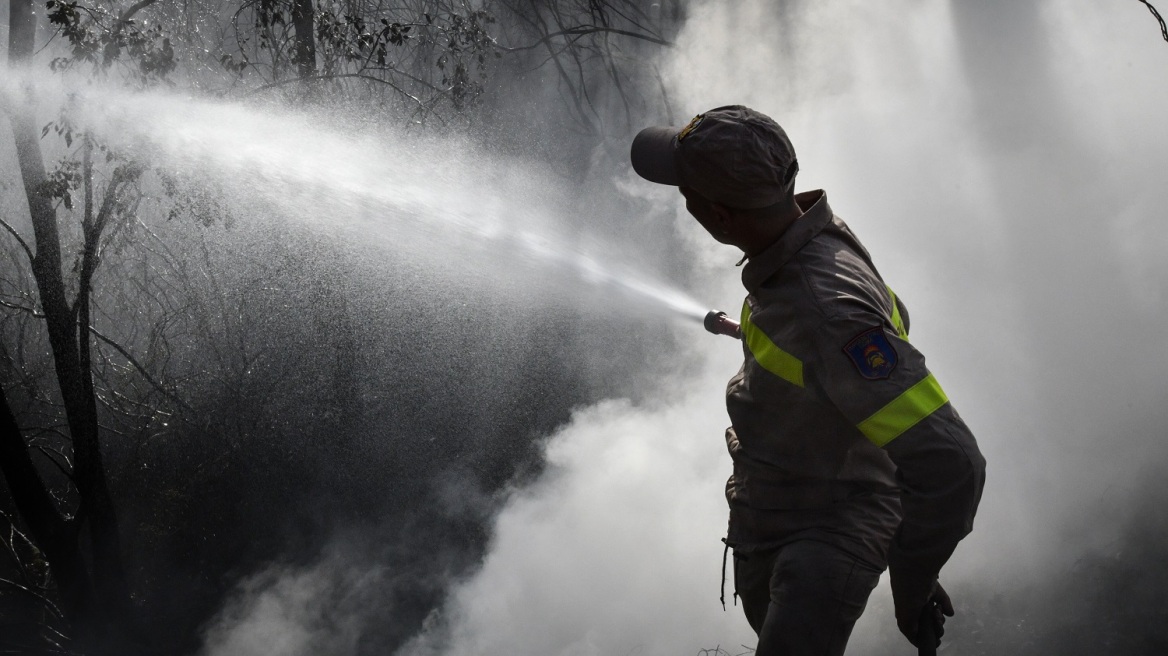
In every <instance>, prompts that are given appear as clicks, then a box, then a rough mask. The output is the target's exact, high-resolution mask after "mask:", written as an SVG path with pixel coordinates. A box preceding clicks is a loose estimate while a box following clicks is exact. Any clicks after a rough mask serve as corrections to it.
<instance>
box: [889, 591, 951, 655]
mask: <svg viewBox="0 0 1168 656" xmlns="http://www.w3.org/2000/svg"><path fill="white" fill-rule="evenodd" d="M898 587H900V586H896V585H894V586H893V595H892V596H893V602H894V603H895V604H896V625H897V627H898V628H899V629H900V632H901V633H903V634H904V637H906V638H908V640H909V642H911V643H913V645H915V646H917V647H925V648H932V649H936V648H937V646H939V645H940V644H941V636H943V635H945V617H953V602H952V601H951V600H950V599H949V595H948V594H947V593H946V592H945V588H942V587H941V583H940V582H939V581H937V580H936V579H933V584H932V589H931V591H930V592H929V593H928V595H927V596H926V597H925V603H923V604H922V603H920V599H921V597H920V596H917V595H910V596H909V597H910V598H905V595H903V594H901V595H898V594H897V588H898ZM912 596H915V597H916V599H915V600H913V599H911V597H912ZM926 621H927V622H929V625H926V626H922V624H923V623H924V622H926ZM922 640H923V641H926V642H932V643H933V644H931V645H929V644H922Z"/></svg>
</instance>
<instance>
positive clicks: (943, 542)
mask: <svg viewBox="0 0 1168 656" xmlns="http://www.w3.org/2000/svg"><path fill="white" fill-rule="evenodd" d="M796 200H797V202H798V203H799V205H800V206H801V207H802V208H803V211H804V215H803V216H802V217H800V218H799V219H798V220H796V221H795V223H794V224H792V226H791V227H790V228H789V229H788V230H787V231H786V232H785V233H784V234H783V236H782V237H781V238H780V239H779V241H778V242H776V243H775V244H773V245H772V246H770V247H769V248H768V249H767V250H766V251H764V252H762V253H760V254H758V255H755V256H754V257H751V258H750V260H749V261H748V263H747V264H746V266H745V268H744V269H743V271H742V281H743V284H744V285H745V286H746V290H747V291H748V292H749V295H748V296H747V297H746V302H745V304H744V305H743V308H742V333H743V347H744V348H743V351H744V355H745V362H744V363H743V366H742V369H741V370H740V371H739V372H738V374H737V375H735V376H734V377H733V378H732V379H731V380H730V383H729V385H728V387H727V392H726V402H727V408H728V410H729V413H730V419H731V421H732V423H733V426H732V427H731V428H729V429H728V430H727V431H726V444H727V447H728V448H729V450H730V456H731V458H732V459H733V462H734V473H733V475H732V476H731V477H730V480H729V481H728V482H727V484H726V498H727V500H728V501H729V503H730V527H729V534H728V538H727V540H728V542H729V543H730V544H731V545H732V546H734V547H735V549H736V551H739V552H746V553H749V552H750V551H752V550H755V549H760V548H766V547H770V546H775V545H778V544H783V543H785V542H788V541H790V540H793V539H802V538H810V539H817V540H822V541H825V542H830V543H832V544H836V545H838V546H840V547H841V548H842V549H844V550H845V551H848V552H849V553H852V554H853V555H855V556H856V557H858V558H861V559H863V560H865V561H867V562H869V563H871V564H872V565H873V566H876V567H879V568H883V567H884V565H885V563H886V562H887V563H888V564H890V565H891V567H892V570H893V576H894V579H895V578H896V573H897V570H898V569H904V570H909V569H911V570H913V571H915V572H918V573H920V575H922V576H923V577H925V578H928V577H930V576H936V574H937V572H938V571H940V569H941V566H942V565H944V563H945V562H946V561H947V560H948V559H949V556H950V555H951V554H952V552H953V549H954V548H955V547H956V545H957V543H958V541H960V540H961V539H962V538H963V537H964V536H965V535H967V534H968V533H969V531H970V530H971V529H972V527H973V517H974V513H975V511H976V509H977V505H978V502H979V500H980V498H981V490H982V484H983V482H984V479H985V461H984V459H983V458H982V456H981V453H980V452H979V451H978V447H977V442H976V441H975V440H974V437H973V435H972V434H971V433H970V431H969V429H968V428H967V427H966V425H965V423H964V422H963V421H962V420H961V417H960V416H959V415H958V414H957V411H956V410H955V409H954V408H953V405H952V404H951V403H949V401H948V398H947V397H946V395H945V393H944V391H943V390H942V389H941V387H940V385H939V384H938V383H937V381H936V379H935V378H934V377H933V375H932V374H931V373H930V372H929V370H928V369H927V368H926V367H925V358H924V356H923V355H921V353H920V352H919V351H917V350H916V349H915V348H913V347H912V345H911V344H909V341H908V327H909V320H908V311H907V308H906V307H905V306H904V304H903V303H902V302H901V301H900V300H899V299H897V298H896V296H895V295H894V294H893V293H892V290H891V289H889V288H888V287H887V286H886V285H885V284H884V281H883V280H882V279H881V278H880V275H879V274H878V273H877V272H876V267H875V266H874V265H873V264H872V260H871V258H870V257H869V255H868V252H867V251H866V250H865V249H864V247H863V246H862V245H861V244H860V242H859V241H858V240H857V239H856V237H855V235H853V234H852V232H851V230H849V229H848V227H847V225H846V224H845V223H844V222H843V221H842V220H840V219H839V218H838V217H836V216H835V215H834V214H833V213H832V210H831V208H830V207H829V206H828V203H827V197H826V194H824V192H823V191H812V192H807V193H803V194H799V195H798V196H796Z"/></svg>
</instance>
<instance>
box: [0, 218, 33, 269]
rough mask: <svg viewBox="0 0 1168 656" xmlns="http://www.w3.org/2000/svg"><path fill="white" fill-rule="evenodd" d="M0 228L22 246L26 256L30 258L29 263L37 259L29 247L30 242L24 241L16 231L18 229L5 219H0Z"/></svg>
mask: <svg viewBox="0 0 1168 656" xmlns="http://www.w3.org/2000/svg"><path fill="white" fill-rule="evenodd" d="M0 227H3V228H4V229H5V230H7V231H8V232H9V234H11V235H12V236H13V237H15V238H16V242H17V243H18V244H20V247H21V248H23V249H24V254H25V255H27V256H28V261H29V262H32V261H33V259H34V258H35V256H34V255H33V254H32V249H31V248H29V247H28V242H26V241H24V238H23V237H21V236H20V233H19V232H17V231H16V228H13V227H12V226H11V225H9V224H8V222H7V221H5V220H4V219H0Z"/></svg>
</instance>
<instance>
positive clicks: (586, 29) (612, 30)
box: [499, 0, 1143, 52]
mask: <svg viewBox="0 0 1168 656" xmlns="http://www.w3.org/2000/svg"><path fill="white" fill-rule="evenodd" d="M1140 1H1141V2H1143V0H1140ZM600 33H604V34H618V35H620V36H628V37H632V38H634V39H642V40H644V41H648V42H649V43H656V44H657V45H659V46H670V47H672V46H673V42H672V41H666V40H665V39H662V38H661V37H659V36H655V35H652V34H644V33H641V32H633V31H631V30H622V29H619V28H616V27H604V26H601V25H579V26H577V27H569V28H567V29H563V30H560V31H558V32H552V33H550V34H547V35H545V36H544V37H543V38H541V39H539V40H538V41H535V42H534V43H530V44H528V45H525V46H515V47H513V48H508V47H506V46H499V49H500V50H502V51H503V52H518V51H520V50H533V49H535V48H538V47H540V46H541V45H543V44H544V43H546V42H547V41H550V40H552V39H554V38H556V37H558V36H577V37H578V36H584V35H586V34H600Z"/></svg>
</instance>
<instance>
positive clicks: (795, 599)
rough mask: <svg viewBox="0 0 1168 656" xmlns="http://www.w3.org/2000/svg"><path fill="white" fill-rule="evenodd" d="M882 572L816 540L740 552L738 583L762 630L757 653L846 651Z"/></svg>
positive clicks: (837, 654) (825, 655)
mask: <svg viewBox="0 0 1168 656" xmlns="http://www.w3.org/2000/svg"><path fill="white" fill-rule="evenodd" d="M881 571H882V570H881V569H876V568H874V567H872V565H870V564H868V563H866V562H864V561H861V560H859V559H857V558H854V557H852V556H851V555H849V554H847V553H846V552H844V551H843V550H841V549H839V548H838V547H835V546H832V545H830V544H827V543H826V542H818V541H815V540H796V541H794V542H790V543H788V544H784V545H782V546H780V547H778V548H775V549H769V550H766V551H758V552H752V553H749V554H742V555H740V554H738V553H737V552H736V553H735V555H734V586H735V591H736V593H737V594H738V597H739V598H740V599H742V608H743V610H744V611H745V612H746V620H747V621H748V622H750V626H751V628H753V629H754V631H755V633H757V634H758V648H757V650H756V651H755V656H841V655H842V654H843V653H844V648H845V647H847V644H848V637H849V636H851V634H852V627H853V626H855V624H856V620H858V619H859V618H860V614H861V613H863V612H864V606H865V605H866V604H867V603H868V595H869V594H871V592H872V589H873V588H875V587H876V583H877V582H878V581H879V580H880V574H881Z"/></svg>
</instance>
